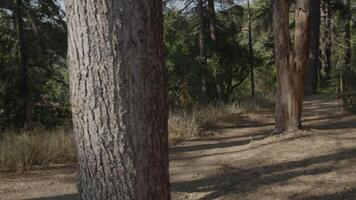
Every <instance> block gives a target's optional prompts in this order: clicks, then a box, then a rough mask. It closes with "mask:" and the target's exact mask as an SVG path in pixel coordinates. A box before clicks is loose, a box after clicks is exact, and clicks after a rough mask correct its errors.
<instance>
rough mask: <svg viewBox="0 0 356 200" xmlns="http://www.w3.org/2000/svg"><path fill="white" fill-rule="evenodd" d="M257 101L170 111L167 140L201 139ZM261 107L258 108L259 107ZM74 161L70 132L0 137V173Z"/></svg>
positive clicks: (253, 107) (250, 109)
mask: <svg viewBox="0 0 356 200" xmlns="http://www.w3.org/2000/svg"><path fill="white" fill-rule="evenodd" d="M263 103H265V102H262V101H260V100H246V101H240V102H239V103H235V104H230V105H224V106H206V107H202V108H199V109H198V108H196V109H192V110H190V111H182V110H180V111H172V112H171V113H170V118H169V121H168V128H169V139H170V140H173V141H174V140H183V139H185V138H191V137H205V134H204V133H206V132H207V131H210V130H215V129H216V128H218V126H217V124H219V123H221V122H227V121H229V120H230V121H233V120H234V119H233V118H234V117H236V116H237V115H236V114H239V113H240V114H245V113H251V112H254V111H256V110H259V109H261V108H262V107H263V105H262V104H263ZM261 105H262V106H261ZM71 162H76V153H75V148H74V142H73V137H72V134H71V131H70V130H64V129H63V130H54V131H46V130H34V131H31V132H22V133H15V132H6V133H1V134H0V171H16V172H19V173H21V172H24V171H27V170H29V169H31V168H33V167H35V166H36V167H48V166H49V165H51V164H64V163H71Z"/></svg>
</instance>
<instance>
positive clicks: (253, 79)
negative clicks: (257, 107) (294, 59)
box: [247, 0, 255, 97]
mask: <svg viewBox="0 0 356 200" xmlns="http://www.w3.org/2000/svg"><path fill="white" fill-rule="evenodd" d="M247 9H248V48H249V53H250V82H251V97H254V96H255V69H254V51H253V38H252V16H251V7H250V0H247Z"/></svg>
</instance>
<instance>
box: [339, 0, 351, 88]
mask: <svg viewBox="0 0 356 200" xmlns="http://www.w3.org/2000/svg"><path fill="white" fill-rule="evenodd" d="M344 4H345V15H344V17H345V30H344V32H345V36H344V41H345V48H344V63H343V65H344V66H343V69H342V70H341V77H340V92H341V93H343V92H347V91H349V90H350V88H351V78H352V77H351V76H350V75H351V73H352V71H351V20H352V13H351V0H345V1H344ZM344 90H346V91H344Z"/></svg>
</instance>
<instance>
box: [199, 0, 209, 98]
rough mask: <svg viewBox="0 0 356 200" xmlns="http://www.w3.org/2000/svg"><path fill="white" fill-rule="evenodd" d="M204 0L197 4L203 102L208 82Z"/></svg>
mask: <svg viewBox="0 0 356 200" xmlns="http://www.w3.org/2000/svg"><path fill="white" fill-rule="evenodd" d="M203 3H204V2H203V0H197V6H198V9H197V10H198V17H199V52H200V57H201V59H202V66H203V69H202V70H201V73H200V79H201V101H202V102H203V103H206V102H207V96H208V95H207V82H206V73H205V71H206V69H205V68H204V67H205V66H206V54H205V53H206V52H205V33H204V27H205V26H204V24H205V23H204V22H205V20H204V5H203Z"/></svg>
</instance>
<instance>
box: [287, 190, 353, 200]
mask: <svg viewBox="0 0 356 200" xmlns="http://www.w3.org/2000/svg"><path fill="white" fill-rule="evenodd" d="M355 198H356V188H353V189H348V190H345V191H341V192H336V193H333V194H325V195H320V196H319V195H314V196H307V197H302V198H300V197H299V198H291V199H299V200H352V199H355Z"/></svg>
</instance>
